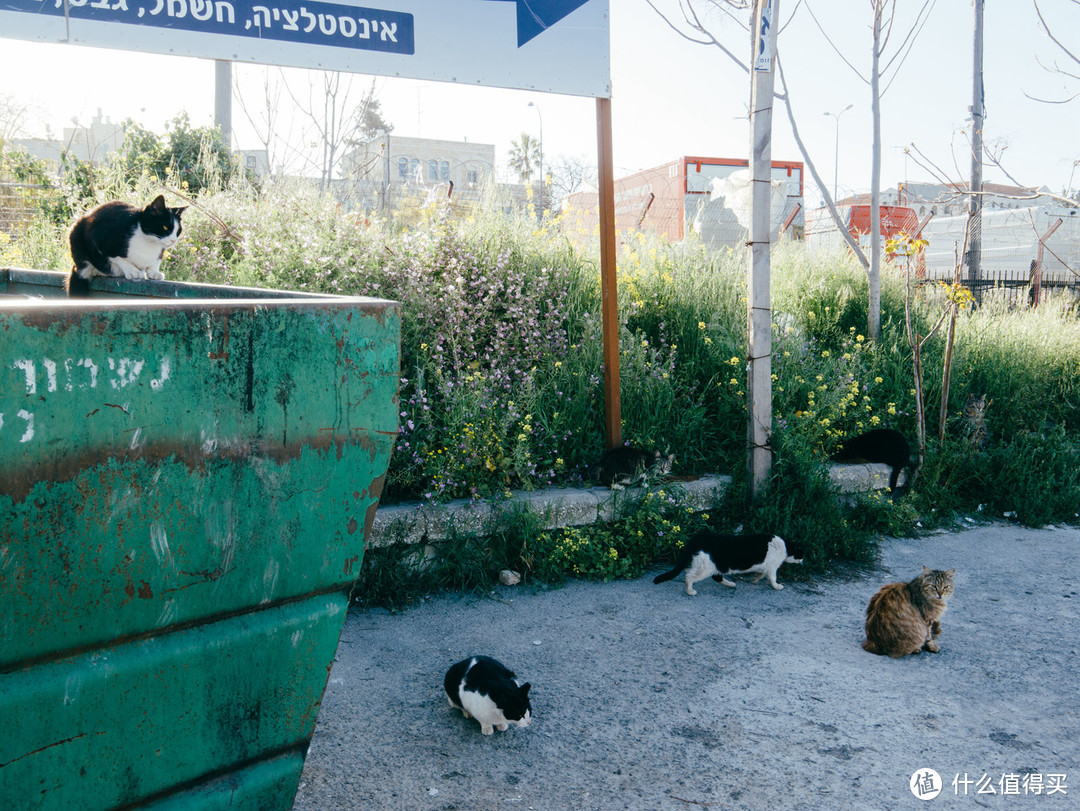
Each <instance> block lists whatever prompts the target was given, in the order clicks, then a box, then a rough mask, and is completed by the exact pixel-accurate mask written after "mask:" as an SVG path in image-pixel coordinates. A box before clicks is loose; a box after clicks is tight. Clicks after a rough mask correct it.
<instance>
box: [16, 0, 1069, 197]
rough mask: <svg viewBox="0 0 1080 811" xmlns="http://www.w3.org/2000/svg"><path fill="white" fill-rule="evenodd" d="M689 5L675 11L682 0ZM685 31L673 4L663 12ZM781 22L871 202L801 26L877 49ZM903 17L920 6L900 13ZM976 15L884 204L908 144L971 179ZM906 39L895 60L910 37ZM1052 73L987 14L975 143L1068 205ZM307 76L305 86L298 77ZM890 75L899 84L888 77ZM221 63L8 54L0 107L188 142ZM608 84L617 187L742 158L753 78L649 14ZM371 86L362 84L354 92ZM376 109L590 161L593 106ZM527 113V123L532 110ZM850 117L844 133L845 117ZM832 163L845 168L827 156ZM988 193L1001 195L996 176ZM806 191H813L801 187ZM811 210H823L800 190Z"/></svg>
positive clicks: (943, 0)
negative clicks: (665, 171) (174, 124)
mask: <svg viewBox="0 0 1080 811" xmlns="http://www.w3.org/2000/svg"><path fill="white" fill-rule="evenodd" d="M684 1H685V0H684ZM655 2H656V4H657V5H658V6H659V7H661V8H663V9H668V10H670V11H671V12H672V13H673V14H675V15H678V3H677V0H655ZM777 2H778V5H779V9H780V16H781V19H782V20H784V21H787V20H788V19H789V18H790V17H791V14H792V11H795V15H794V19H793V20H792V21H791V22H790V24H788V25H787V27H786V28H784V29H783V30H782V31H781V33H780V36H779V42H778V50H779V51H780V54H781V58H782V60H783V63H784V66H785V71H786V74H787V77H788V81H789V83H790V86H791V96H792V100H793V104H794V108H795V114H796V118H797V120H798V121H799V122H800V131H801V133H802V137H803V140H804V141H805V143H806V145H807V147H808V149H809V151H810V153H811V157H812V158H813V159H814V161H815V163H816V164H817V166H818V169H819V171H820V173H821V175H822V177H823V178H824V179H825V181H826V183H827V184H828V185H830V186H831V185H832V182H833V173H834V169H835V171H836V173H837V175H838V185H839V191H840V194H841V196H843V195H844V194H846V193H850V192H852V191H864V190H866V189H868V188H869V185H870V144H871V137H872V133H871V114H870V89H869V85H868V84H866V83H865V82H864V81H863V80H862V79H860V78H859V77H858V76H857V75H856V74H855V71H853V70H852V69H851V68H850V67H848V66H847V65H845V63H844V61H843V60H842V59H841V58H840V57H839V56H838V55H837V54H836V52H835V51H834V50H833V48H832V47H831V46H830V45H829V43H828V42H827V41H826V38H825V36H824V35H823V34H822V32H821V30H819V28H818V26H817V25H816V24H815V23H814V20H813V19H812V17H811V16H810V15H809V14H808V13H807V4H809V7H810V8H812V9H813V10H814V12H815V13H816V15H817V18H818V20H819V22H820V23H821V27H822V28H824V29H825V30H826V31H828V32H829V37H830V38H831V39H832V41H833V42H835V43H836V45H837V47H838V48H839V49H840V51H841V52H842V53H843V55H844V57H845V58H846V59H847V60H848V61H849V62H851V64H852V65H853V66H854V67H855V68H858V69H859V71H861V72H862V73H863V75H867V74H868V72H869V71H868V68H869V61H870V49H871V36H870V22H871V19H870V4H869V3H848V2H844V3H837V2H834V1H833V0H802V2H800V0H777ZM1039 2H1040V6H1041V7H1042V9H1043V12H1044V14H1045V15H1046V16H1047V17H1048V20H1049V21H1050V22H1051V25H1052V27H1053V29H1054V30H1055V32H1056V34H1057V36H1058V37H1059V39H1063V40H1064V41H1065V42H1066V43H1067V44H1068V45H1069V46H1070V47H1071V48H1072V51H1073V52H1074V53H1077V54H1080V33H1078V32H1080V6H1078V5H1077V4H1076V3H1075V2H1070V1H1069V0H1039ZM898 5H899V6H901V7H902V9H901V11H902V13H908V14H913V13H914V12H915V8H912V7H917V6H919V5H920V4H919V3H899V4H898ZM709 19H710V21H711V22H712V23H715V24H714V25H712V29H713V30H714V32H715V33H716V35H717V38H719V39H721V40H722V41H723V42H724V43H725V44H726V45H727V46H728V47H729V48H731V49H732V50H737V51H738V52H739V53H742V52H743V51H745V50H748V49H749V46H748V42H749V37H748V35H747V34H746V33H745V32H744V31H743V30H742V29H740V28H738V27H736V25H735V24H734V23H732V21H731V20H730V19H728V18H726V17H722V16H720V15H717V14H715V13H714V15H713V16H712V17H711V18H709ZM973 21H974V12H973V8H972V4H971V3H970V2H957V0H938V2H936V3H935V4H934V6H933V8H932V10H931V12H930V15H929V19H928V22H927V23H926V25H925V27H924V28H923V29H922V31H921V33H920V35H919V37H918V39H917V40H916V42H915V45H914V47H913V48H912V49H911V52H910V54H909V55H908V56H907V58H906V60H905V61H904V63H903V65H902V66H901V67H900V70H899V73H898V74H897V76H896V79H895V81H893V82H892V83H891V85H890V86H889V88H888V91H887V92H886V94H885V96H884V98H883V103H882V145H883V153H882V174H881V177H882V187H883V188H888V187H890V186H895V185H896V184H897V183H898V182H902V181H904V180H905V179H908V180H911V181H918V180H931V177H930V173H929V172H928V171H925V170H924V169H922V168H920V167H919V166H918V165H917V163H916V162H915V160H914V159H913V158H912V157H910V156H905V155H904V147H906V146H909V145H911V144H912V143H914V144H915V146H916V147H917V148H918V149H919V150H920V151H921V152H922V153H924V154H925V155H926V156H927V158H928V159H929V160H931V161H933V162H934V163H935V164H936V165H937V166H939V167H941V168H942V169H943V170H946V171H947V172H948V173H949V174H950V175H951V176H952V177H954V178H956V179H963V178H964V177H966V176H967V175H968V174H969V172H970V157H968V155H969V153H968V152H967V151H966V150H967V143H966V141H965V137H964V135H963V134H962V132H961V131H963V130H965V127H966V126H967V124H966V118H967V116H968V108H969V106H970V104H971V98H972V90H971V87H972V32H973V28H974V22H973ZM907 27H908V26H907V25H906V21H905V23H904V24H898V26H897V30H896V31H894V34H893V37H892V40H891V41H890V48H889V50H888V53H889V54H893V53H895V52H896V48H895V46H894V45H892V43H899V41H900V40H901V39H902V37H903V35H904V34H905V33H906V30H907ZM1040 60H1041V61H1042V63H1043V64H1044V65H1047V66H1052V65H1053V63H1054V62H1057V63H1059V64H1062V65H1063V66H1068V69H1069V70H1071V72H1073V73H1074V74H1075V73H1077V71H1078V66H1077V65H1076V64H1075V63H1070V61H1069V59H1068V57H1067V56H1063V55H1062V54H1061V52H1060V51H1059V50H1057V48H1056V46H1054V45H1053V43H1052V42H1051V41H1050V40H1049V39H1048V38H1047V37H1046V36H1045V35H1044V34H1043V33H1042V32H1041V31H1040V30H1039V27H1038V21H1037V18H1036V15H1035V9H1034V6H1033V4H1032V2H1031V0H1013V1H1012V2H1009V3H988V4H987V7H986V11H985V87H986V91H985V98H986V110H987V118H986V127H985V138H986V141H987V143H988V144H989V145H991V146H993V147H994V148H995V149H996V150H999V151H1000V150H1001V149H1003V148H1004V166H1005V168H1006V169H1007V170H1008V171H1009V173H1011V174H1012V176H1013V177H1014V178H1015V179H1016V180H1017V181H1019V182H1020V183H1023V184H1029V185H1036V186H1041V185H1044V184H1045V185H1047V186H1049V187H1050V188H1051V189H1052V190H1053V191H1057V192H1060V191H1062V190H1063V188H1065V187H1066V186H1067V185H1069V184H1070V181H1071V186H1072V188H1074V189H1075V188H1077V187H1078V186H1080V165H1078V161H1080V138H1078V137H1077V133H1078V131H1080V98H1078V99H1076V100H1075V101H1073V102H1072V103H1071V104H1044V103H1039V102H1036V101H1033V100H1031V99H1030V98H1028V97H1027V96H1028V95H1030V96H1036V97H1042V98H1051V99H1062V98H1067V97H1068V95H1069V94H1070V92H1071V93H1073V94H1076V93H1080V81H1077V80H1075V79H1073V80H1069V79H1067V78H1065V77H1063V76H1061V75H1059V74H1054V73H1052V72H1050V71H1048V70H1047V69H1046V68H1045V67H1043V66H1040V64H1039V62H1040ZM264 72H265V69H264V68H262V67H259V66H252V65H240V66H238V67H237V69H236V76H237V77H238V78H239V82H240V86H241V92H243V93H244V94H245V96H247V97H251V98H253V99H254V100H255V102H256V103H258V99H259V97H260V96H261V94H262V90H261V86H260V82H261V78H262V76H263V74H264ZM290 75H291V76H300V75H301V72H295V71H293V72H290ZM888 75H889V76H892V75H893V73H892V72H890V73H889V74H888ZM213 77H214V68H213V62H211V61H208V60H199V59H190V58H183V57H166V56H154V55H144V54H135V53H130V52H120V51H108V50H102V49H90V48H82V47H76V46H70V45H44V44H34V43H26V42H20V41H16V40H5V39H0V94H13V95H14V96H15V97H16V98H17V99H21V100H25V101H30V102H32V103H33V104H34V105H35V107H36V108H38V109H39V110H40V115H39V116H38V120H37V126H35V127H34V129H35V130H37V131H36V132H35V133H33V134H38V135H40V134H43V130H44V126H45V124H46V123H47V124H48V125H49V126H51V128H52V130H53V132H54V134H56V135H57V136H58V135H59V133H60V132H61V131H62V129H63V127H64V126H70V119H71V118H72V117H77V118H78V119H79V121H80V122H81V123H87V122H89V120H90V119H91V118H92V117H93V116H94V115H95V113H96V112H97V110H98V109H99V108H100V109H101V111H102V112H103V113H104V115H106V116H108V117H110V118H111V119H112V120H113V121H120V120H122V119H124V118H127V117H131V118H133V119H135V120H136V121H139V122H140V123H141V124H143V125H144V126H147V127H149V128H151V129H154V130H157V131H162V130H163V125H164V122H165V121H167V120H168V119H170V118H172V117H173V115H175V114H176V113H177V112H179V111H181V110H186V111H187V112H188V113H189V115H190V116H191V119H192V121H193V122H194V123H195V124H196V125H201V124H210V123H212V122H213V107H214V96H213ZM611 79H612V112H613V119H614V121H613V125H614V134H613V146H614V160H615V173H616V176H617V177H618V176H622V175H625V174H629V173H631V172H634V171H637V170H640V169H645V168H649V167H652V166H657V165H660V164H663V163H666V162H668V161H670V160H672V159H674V158H676V157H678V156H680V155H700V156H709V157H712V156H717V157H743V156H745V155H746V153H747V143H748V140H749V137H748V130H747V127H748V124H747V121H746V118H745V116H746V103H747V99H748V97H749V90H748V87H749V86H748V79H747V77H746V74H745V73H743V72H742V71H741V70H739V69H738V68H736V67H735V65H734V64H733V63H732V62H731V61H730V60H729V59H728V57H726V56H725V55H724V54H723V53H721V51H720V50H719V49H718V48H717V47H715V46H709V45H699V44H694V43H691V42H689V41H687V40H686V39H684V38H682V37H680V36H679V35H677V34H676V33H674V32H673V31H671V29H670V28H669V26H668V25H667V24H666V23H665V22H664V21H663V20H662V19H661V18H660V17H659V16H658V15H657V14H656V13H655V12H654V11H653V10H652V9H651V8H650V7H649V6H648V4H647V3H646V2H645V0H611ZM367 81H370V79H365V78H364V77H358V85H357V86H358V87H362V86H366V82H367ZM377 93H378V97H379V99H380V101H381V103H382V108H383V112H384V114H385V117H386V119H387V120H388V121H389V122H390V123H392V124H393V125H394V133H395V134H398V135H405V136H414V135H416V136H421V137H429V138H446V139H457V140H460V139H462V138H467V139H468V140H470V141H478V142H483V143H494V144H495V146H496V155H497V157H498V160H499V161H500V162H502V163H505V160H506V155H507V152H508V150H509V148H510V142H511V141H512V140H513V139H515V138H517V137H518V136H520V134H521V133H522V132H528V133H529V134H530V135H532V136H534V137H537V136H538V135H539V134H540V122H541V120H542V122H543V148H544V156H545V162H546V163H548V164H549V165H551V164H553V163H555V162H557V161H558V159H559V157H560V156H568V157H574V158H580V159H584V160H586V161H588V162H595V159H596V103H595V101H594V100H592V99H587V98H577V97H570V96H560V95H554V94H544V93H536V92H528V91H508V90H499V89H493V88H478V87H469V86H461V85H456V84H452V83H439V82H418V81H410V80H401V79H389V78H382V79H379V80H378V82H377ZM530 101H531V102H533V103H534V105H535V106H533V107H530V106H528V105H529V102H530ZM848 104H850V105H852V107H851V109H849V110H847V111H846V112H844V113H843V114H842V115H841V117H840V119H839V141H838V144H837V140H836V139H837V123H836V119H835V118H834V117H832V116H830V115H826V113H837V112H839V111H841V110H843V109H844V108H845V107H846V106H847V105H848ZM233 116H234V129H235V130H236V138H235V145H236V146H239V147H248V148H256V147H258V145H259V144H258V141H257V139H256V138H254V136H253V135H252V133H251V131H250V128H249V127H248V125H247V124H246V122H245V120H244V117H243V113H242V111H241V110H240V107H239V105H238V104H236V103H234V107H233ZM774 122H775V127H774V138H775V140H774V144H773V157H774V159H783V160H800V159H801V158H800V155H799V152H798V149H797V148H796V147H795V143H794V140H793V139H792V137H791V134H790V129H789V126H788V124H787V117H786V113H785V112H784V110H783V107H782V106H780V105H778V106H777V108H776V112H775V115H774ZM837 145H838V148H839V161H838V165H837V161H835V160H834V151H835V150H836V149H837ZM984 180H986V181H992V182H1008V179H1007V178H1006V177H1005V175H1004V174H1003V172H1002V171H1000V170H999V169H997V168H994V167H988V168H987V169H986V170H984ZM808 181H809V177H808ZM807 197H808V200H809V202H810V203H811V204H814V203H816V202H817V200H818V197H817V195H816V194H815V193H814V192H813V190H812V189H811V188H810V186H809V183H808V188H807Z"/></svg>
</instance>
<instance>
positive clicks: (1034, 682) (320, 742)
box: [295, 525, 1080, 811]
mask: <svg viewBox="0 0 1080 811" xmlns="http://www.w3.org/2000/svg"><path fill="white" fill-rule="evenodd" d="M923 564H926V565H928V566H930V567H932V568H939V569H948V568H955V569H956V592H955V594H954V596H953V598H952V600H951V601H950V604H949V610H948V612H947V613H946V614H945V617H944V619H943V622H942V624H943V628H944V632H943V634H942V636H941V637H940V638H939V640H938V641H939V643H940V644H941V652H940V653H938V654H925V653H924V654H922V655H920V656H910V657H907V658H904V659H899V660H892V659H888V658H886V657H880V656H874V655H871V654H868V653H866V652H865V651H863V650H862V648H861V647H860V644H861V642H862V639H863V618H864V611H865V609H866V604H867V601H868V600H869V598H870V596H871V595H872V594H873V593H874V592H875V591H876V590H877V588H878V587H879V586H880V585H881V584H883V583H886V582H890V581H895V580H910V579H911V578H912V577H914V576H915V575H917V574H918V573H919V572H920V570H921V566H922V565H923ZM790 568H791V567H790V566H788V565H785V566H784V567H782V568H781V569H780V573H779V579H780V582H781V583H786V584H787V586H786V588H784V590H783V591H774V590H773V589H771V588H769V587H768V586H767V585H766V583H765V582H764V581H762V582H761V583H758V584H752V583H750V582H749V578H742V579H739V578H736V579H737V580H738V583H739V585H738V587H737V588H736V589H728V588H724V587H722V586H720V585H719V584H717V583H714V582H712V581H711V580H706V581H704V582H702V583H699V584H698V585H697V587H696V588H697V589H698V596H697V597H687V596H686V594H685V593H684V591H683V581H682V579H681V578H679V579H676V580H674V581H671V582H668V583H664V584H661V585H653V583H652V578H653V576H654V575H655V574H657V573H658V572H660V571H662V569H661V568H657V569H656V570H654V571H652V572H649V574H648V576H646V577H642V578H641V579H640V580H636V581H622V582H613V583H586V582H572V583H569V584H567V585H566V586H564V587H562V588H558V589H553V590H531V589H525V588H522V587H520V586H519V587H499V588H498V590H497V591H495V592H493V593H492V595H491V596H490V597H489V598H482V597H481V598H478V597H473V596H468V597H463V596H459V595H450V596H438V597H435V598H433V599H430V600H428V601H426V602H425V604H423V605H421V606H418V607H416V608H413V609H410V610H408V611H405V612H403V613H397V614H394V613H390V612H386V611H381V610H366V611H353V612H351V613H350V615H349V617H348V619H347V621H346V623H345V630H344V633H343V635H342V638H341V643H340V645H339V648H338V655H337V660H336V663H335V664H334V667H333V670H332V672H331V675H330V682H329V685H328V687H327V691H326V696H325V699H324V701H323V707H322V711H321V714H320V716H319V723H318V728H317V730H316V732H315V737H314V739H313V741H312V745H311V749H310V751H309V753H308V758H307V763H306V767H305V769H304V774H303V778H302V779H301V783H300V790H299V792H298V793H297V797H296V805H295V808H296V809H299V810H300V811H325V810H326V809H363V810H364V811H367V810H368V809H409V810H410V811H411V809H424V810H427V809H436V810H437V809H459V811H465V810H466V809H517V808H522V809H526V808H528V809H684V810H686V809H689V811H693V809H694V808H702V807H713V808H748V809H774V808H811V809H830V808H856V809H875V808H882V809H885V808H888V809H892V808H897V807H901V808H903V807H923V801H922V800H921V799H919V798H917V797H916V795H915V792H914V791H913V790H912V789H911V788H910V785H909V781H910V780H911V778H912V775H913V774H915V773H916V772H918V773H919V774H920V775H922V774H925V772H926V770H927V769H933V770H936V772H938V773H939V775H940V778H941V780H940V783H941V785H942V786H943V789H942V791H941V793H940V795H939V796H937V797H936V798H935V799H933V800H932V801H931V802H930V807H934V806H945V807H957V808H973V809H974V808H977V807H989V808H1018V809H1019V808H1023V809H1066V808H1080V764H1078V761H1080V716H1078V713H1080V657H1078V655H1077V650H1078V648H1080V531H1078V530H1077V529H1076V528H1073V527H1060V528H1048V529H1040V530H1032V529H1025V528H1021V527H1016V526H1011V525H989V526H980V527H976V528H972V529H969V530H966V531H962V532H949V533H941V534H936V535H931V536H928V537H925V538H920V539H886V540H885V541H883V542H882V544H881V555H880V560H879V565H878V566H877V567H876V568H875V569H874V570H867V571H865V572H861V573H857V574H852V575H851V576H849V577H846V578H837V577H830V578H828V579H822V580H820V581H810V582H808V581H802V582H793V581H792V580H791V579H790V574H791V573H790ZM785 575H787V576H785ZM474 653H487V654H490V655H493V656H495V657H496V658H498V659H500V660H501V661H503V662H504V663H505V664H506V665H507V666H509V667H510V668H511V669H513V670H515V671H516V672H517V674H518V675H519V676H521V677H523V678H525V679H527V680H529V681H530V682H531V683H532V684H533V688H532V693H531V698H532V703H533V722H532V725H531V726H530V727H528V728H524V729H519V728H511V729H510V730H508V731H507V732H502V733H500V732H496V733H495V734H494V735H493V736H490V737H488V736H483V735H481V734H480V728H479V725H478V724H477V722H476V721H475V720H466V719H465V718H464V717H463V716H462V715H461V713H460V712H457V711H455V710H452V709H451V708H450V705H449V704H448V703H447V701H446V698H445V694H444V693H443V689H442V678H443V674H444V673H445V671H446V668H447V667H449V666H450V665H451V664H453V663H454V662H456V661H458V660H459V659H462V658H464V657H466V656H468V655H471V654H474ZM1055 775H1064V777H1060V776H1055ZM965 776H966V777H967V779H968V780H970V781H971V783H970V784H968V785H966V786H965V783H964V778H965ZM1055 785H1056V786H1059V787H1060V786H1062V785H1064V793H1063V791H1062V790H1056V791H1053V793H1052V794H1051V793H1050V792H1051V791H1052V790H1053V788H1054V786H1055ZM988 787H989V788H988ZM1037 787H1041V793H1040V794H1036V793H1035V790H1036V788H1037ZM990 789H993V790H994V791H995V792H996V793H994V794H990V793H987V792H988V791H989V790H990ZM980 790H981V791H982V792H983V793H978V792H979V791H980ZM1014 790H1015V791H1016V792H1017V793H1018V795H1019V796H1015V795H1014V794H1013V791H1014ZM1025 791H1026V792H1027V793H1026V795H1025ZM965 792H966V793H965Z"/></svg>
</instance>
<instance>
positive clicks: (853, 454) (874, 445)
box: [832, 428, 912, 491]
mask: <svg viewBox="0 0 1080 811" xmlns="http://www.w3.org/2000/svg"><path fill="white" fill-rule="evenodd" d="M832 460H833V461H834V462H850V463H866V462H880V463H884V464H886V465H888V466H889V467H891V468H892V475H891V476H889V490H890V491H895V490H896V482H897V480H898V479H899V478H900V471H901V470H903V469H904V467H905V466H906V465H908V464H909V463H910V462H911V447H910V446H909V445H908V441H907V440H906V439H905V438H904V435H903V434H901V433H900V432H899V431H894V430H893V429H892V428H875V429H874V430H873V431H867V432H866V433H865V434H859V435H858V436H853V437H851V438H850V439H845V440H844V445H843V447H842V448H840V450H838V451H837V452H836V453H834V454H833V455H832ZM911 478H912V477H911V474H910V473H909V476H908V482H907V484H906V485H905V487H909V488H910V486H911Z"/></svg>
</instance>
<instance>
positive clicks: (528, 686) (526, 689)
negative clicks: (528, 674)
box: [521, 682, 532, 696]
mask: <svg viewBox="0 0 1080 811" xmlns="http://www.w3.org/2000/svg"><path fill="white" fill-rule="evenodd" d="M531 689H532V685H531V684H529V683H528V682H525V683H524V684H523V685H521V694H522V695H523V696H527V695H528V694H529V690H531Z"/></svg>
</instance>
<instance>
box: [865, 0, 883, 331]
mask: <svg viewBox="0 0 1080 811" xmlns="http://www.w3.org/2000/svg"><path fill="white" fill-rule="evenodd" d="M884 2H885V0H874V52H873V54H872V56H871V67H870V111H871V118H872V119H873V126H874V140H873V147H872V152H871V157H870V267H869V269H868V270H867V274H866V275H867V279H868V281H869V287H870V299H869V302H868V304H867V316H866V335H867V337H868V338H869V339H870V340H871V341H876V340H878V339H879V338H880V337H881V87H880V85H881V73H880V57H881V15H882V11H883V8H884Z"/></svg>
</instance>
